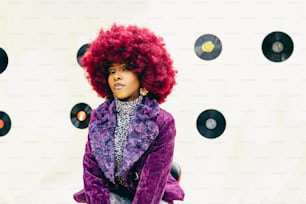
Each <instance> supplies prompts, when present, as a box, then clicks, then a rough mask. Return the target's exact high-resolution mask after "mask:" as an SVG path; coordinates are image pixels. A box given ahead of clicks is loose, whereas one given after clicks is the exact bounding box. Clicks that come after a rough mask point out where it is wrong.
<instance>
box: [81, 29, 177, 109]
mask: <svg viewBox="0 0 306 204" xmlns="http://www.w3.org/2000/svg"><path fill="white" fill-rule="evenodd" d="M81 63H82V66H83V67H84V69H85V71H86V73H87V78H88V80H89V82H90V84H91V86H92V87H93V89H94V90H95V91H96V92H97V93H98V95H99V96H101V97H102V98H107V99H108V98H112V97H113V94H112V92H111V90H110V88H109V85H108V80H107V78H108V67H109V66H110V65H111V64H112V63H126V64H128V65H129V68H130V69H131V70H132V71H133V72H135V73H137V75H138V77H139V80H140V83H141V87H143V88H146V89H147V90H148V91H149V93H148V96H150V97H153V98H155V99H156V100H157V102H158V103H162V102H164V101H165V99H166V97H167V96H168V95H169V94H170V93H171V91H172V88H173V86H174V85H175V84H176V81H175V74H176V70H174V68H173V61H172V59H171V58H170V55H169V53H168V52H167V50H166V49H165V44H164V43H163V39H162V38H161V37H158V36H156V35H155V34H154V33H153V32H151V31H150V30H148V29H147V28H139V27H137V26H133V25H130V26H123V25H116V24H114V25H112V27H111V28H110V29H109V30H107V31H104V30H103V29H101V30H100V32H99V35H98V37H97V38H96V39H95V40H93V41H92V42H91V43H90V44H89V47H88V48H87V50H86V53H85V54H84V56H83V57H82V59H81Z"/></svg>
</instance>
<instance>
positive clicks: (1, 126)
mask: <svg viewBox="0 0 306 204" xmlns="http://www.w3.org/2000/svg"><path fill="white" fill-rule="evenodd" d="M3 127H4V121H3V120H2V119H0V129H2V128H3Z"/></svg>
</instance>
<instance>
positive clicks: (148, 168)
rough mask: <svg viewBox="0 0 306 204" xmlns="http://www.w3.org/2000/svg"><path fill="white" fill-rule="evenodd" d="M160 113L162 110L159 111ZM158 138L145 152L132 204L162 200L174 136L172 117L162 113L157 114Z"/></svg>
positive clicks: (149, 203) (155, 202)
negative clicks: (145, 155) (144, 159)
mask: <svg viewBox="0 0 306 204" xmlns="http://www.w3.org/2000/svg"><path fill="white" fill-rule="evenodd" d="M161 111H162V110H161ZM159 115H160V116H161V117H158V121H157V123H158V124H160V132H159V137H158V138H156V140H155V141H154V142H153V143H152V144H151V147H150V148H149V149H148V152H147V155H148V157H147V159H146V161H145V163H144V166H143V170H142V173H141V176H140V180H139V183H138V186H137V190H136V194H135V197H134V199H133V202H132V204H144V203H146V204H158V203H159V202H160V201H161V200H162V196H163V194H164V191H165V186H166V183H167V180H168V176H169V172H170V168H171V164H172V158H173V151H174V136H175V134H176V130H175V125H174V119H173V117H172V116H171V115H170V114H169V113H167V112H165V111H163V113H162V114H159Z"/></svg>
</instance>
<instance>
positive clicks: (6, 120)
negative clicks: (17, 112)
mask: <svg viewBox="0 0 306 204" xmlns="http://www.w3.org/2000/svg"><path fill="white" fill-rule="evenodd" d="M10 129H11V119H10V117H9V116H8V114H6V113H5V112H3V111H0V136H4V135H6V134H7V133H8V132H9V131H10Z"/></svg>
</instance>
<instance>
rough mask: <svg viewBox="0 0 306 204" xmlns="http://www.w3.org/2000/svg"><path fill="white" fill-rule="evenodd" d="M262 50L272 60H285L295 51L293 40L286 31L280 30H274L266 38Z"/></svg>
mask: <svg viewBox="0 0 306 204" xmlns="http://www.w3.org/2000/svg"><path fill="white" fill-rule="evenodd" d="M262 52H263V54H264V56H265V57H266V58H267V59H268V60H270V61H272V62H283V61H285V60H286V59H288V58H289V57H290V56H291V54H292V52H293V41H292V39H291V38H290V36H289V35H287V34H286V33H283V32H279V31H275V32H272V33H270V34H268V35H267V36H266V37H265V38H264V40H263V42H262Z"/></svg>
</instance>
